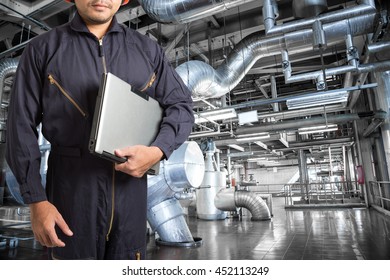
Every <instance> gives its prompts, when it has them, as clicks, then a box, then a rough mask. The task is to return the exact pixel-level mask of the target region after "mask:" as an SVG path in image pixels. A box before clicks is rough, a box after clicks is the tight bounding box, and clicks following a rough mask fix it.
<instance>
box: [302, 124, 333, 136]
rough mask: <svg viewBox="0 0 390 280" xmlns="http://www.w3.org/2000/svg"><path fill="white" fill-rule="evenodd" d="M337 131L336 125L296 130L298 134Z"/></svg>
mask: <svg viewBox="0 0 390 280" xmlns="http://www.w3.org/2000/svg"><path fill="white" fill-rule="evenodd" d="M337 129H338V127H337V124H328V125H319V126H312V127H303V128H298V134H310V133H321V132H329V131H335V130H337Z"/></svg>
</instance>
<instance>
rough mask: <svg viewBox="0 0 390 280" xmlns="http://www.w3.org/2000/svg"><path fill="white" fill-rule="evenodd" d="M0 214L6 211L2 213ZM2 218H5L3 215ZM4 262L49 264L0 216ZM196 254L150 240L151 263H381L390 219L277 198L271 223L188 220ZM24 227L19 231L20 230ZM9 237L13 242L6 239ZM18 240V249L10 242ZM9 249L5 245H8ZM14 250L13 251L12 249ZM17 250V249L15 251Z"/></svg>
mask: <svg viewBox="0 0 390 280" xmlns="http://www.w3.org/2000/svg"><path fill="white" fill-rule="evenodd" d="M0 209H1V207H0ZM0 213H1V212H0ZM0 220H1V221H0V241H2V240H4V239H7V240H6V242H2V243H0V259H46V258H47V255H46V251H45V249H44V248H42V247H41V246H40V245H39V244H37V243H36V242H34V241H33V239H32V238H31V237H32V234H31V231H30V230H29V229H28V228H26V225H23V224H22V223H23V222H22V221H21V222H20V225H19V226H14V227H9V226H6V225H9V222H7V220H6V219H4V218H2V217H1V216H0ZM188 224H189V227H190V230H191V232H192V234H193V236H194V237H200V238H202V242H203V243H202V245H201V246H200V247H197V248H183V247H167V246H159V245H156V242H155V238H154V236H149V238H148V248H147V258H148V259H171V260H172V259H180V260H186V259H194V260H208V259H210V260H211V259H213V260H225V259H228V260H242V259H250V260H254V259H256V260H260V259H264V260H318V259H331V260H339V259H340V260H354V259H367V260H380V259H382V260H383V259H385V260H389V259H390V217H388V216H385V215H383V214H381V213H379V212H377V211H375V210H373V209H372V210H371V209H369V210H368V209H364V208H361V209H357V208H343V209H315V210H314V209H300V210H298V209H295V210H286V209H284V199H283V198H273V217H272V219H271V220H270V221H259V222H252V221H250V213H249V212H246V211H244V214H243V216H242V218H241V219H239V218H232V217H229V218H227V219H225V220H220V221H204V220H199V219H196V218H195V217H188ZM18 227H19V229H18ZM4 236H8V237H7V238H4ZM12 236H13V237H15V236H18V237H19V239H18V244H17V246H14V245H15V244H10V240H11V239H9V237H12ZM4 243H6V244H4ZM10 245H11V246H10ZM12 247H14V248H12Z"/></svg>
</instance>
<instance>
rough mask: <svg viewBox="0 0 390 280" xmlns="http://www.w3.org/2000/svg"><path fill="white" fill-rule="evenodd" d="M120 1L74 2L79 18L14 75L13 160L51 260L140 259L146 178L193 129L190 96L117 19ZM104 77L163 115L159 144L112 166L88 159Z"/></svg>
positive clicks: (37, 45) (27, 54) (156, 51)
mask: <svg viewBox="0 0 390 280" xmlns="http://www.w3.org/2000/svg"><path fill="white" fill-rule="evenodd" d="M121 1H122V0H75V1H74V2H75V5H76V8H77V13H76V15H75V17H74V18H73V20H72V21H71V22H70V23H68V24H65V25H63V26H60V27H58V28H55V29H53V30H51V31H49V32H46V33H45V34H42V35H40V36H38V37H37V38H35V39H34V40H33V41H32V42H31V43H30V44H29V45H28V46H27V47H26V49H25V50H24V52H23V55H22V57H21V59H20V62H19V66H18V70H17V74H16V77H15V81H14V85H13V89H12V97H11V103H10V106H9V115H8V130H7V161H8V163H9V165H10V167H11V169H12V171H13V172H14V174H15V176H16V178H17V179H18V182H19V184H20V190H21V193H22V196H23V199H24V202H25V203H27V204H29V206H30V211H31V225H32V229H33V231H34V235H35V238H36V239H37V240H38V241H39V242H40V243H41V244H42V245H44V246H47V247H49V248H50V250H49V251H50V257H52V258H53V259H143V258H144V257H145V246H146V191H147V186H146V184H147V181H146V175H145V172H146V171H147V170H148V169H149V168H150V167H151V166H153V165H154V164H155V163H156V162H158V161H159V160H161V159H163V158H168V157H169V156H170V154H171V153H172V152H173V150H174V149H176V148H177V147H179V146H180V145H181V143H183V142H184V141H185V140H186V139H187V137H188V135H189V133H190V131H191V128H192V124H193V121H194V119H193V113H192V101H191V95H190V92H189V91H188V89H187V88H186V87H185V85H184V84H183V82H182V81H181V79H180V78H179V76H178V75H177V74H176V72H175V70H174V69H173V68H172V67H171V66H170V65H169V63H168V62H167V61H166V59H165V56H164V53H163V51H162V50H161V48H160V47H159V46H158V45H157V44H155V43H154V42H153V41H151V40H149V39H148V38H147V37H145V36H143V35H140V34H139V33H137V32H135V31H133V30H131V29H129V28H126V27H124V26H122V25H120V24H118V22H117V21H116V18H115V13H116V12H117V11H118V9H119V7H120V6H121V4H122V3H121ZM127 2H128V0H125V1H124V2H123V4H126V3H127ZM105 72H111V73H113V74H114V75H116V76H118V77H119V78H121V79H122V80H125V81H127V82H128V83H130V84H131V85H132V86H133V87H135V88H138V89H140V90H142V91H144V92H146V93H147V94H148V95H150V96H152V97H153V98H155V99H157V100H158V101H159V102H160V104H161V106H162V107H163V108H164V117H163V121H162V124H161V128H160V132H159V134H158V136H157V138H156V140H155V141H154V142H153V143H152V145H151V146H150V147H146V146H133V147H128V148H125V149H123V150H118V151H116V154H117V155H118V156H122V157H127V158H128V160H127V162H125V163H123V164H115V166H114V165H113V164H112V163H111V162H109V161H107V160H104V159H100V158H98V157H96V156H94V155H92V154H90V153H89V151H88V141H89V134H90V131H91V125H92V116H93V113H94V108H95V102H96V96H97V93H98V88H99V80H100V77H101V76H102V73H105ZM129 110H131V108H129ZM134 121H142V120H134ZM41 122H42V132H43V135H44V136H45V138H46V139H47V140H48V141H49V142H50V143H51V147H52V148H51V153H50V157H49V162H48V172H47V183H46V192H45V190H44V188H43V186H42V185H41V179H40V174H39V169H40V168H39V167H40V156H41V155H40V152H39V147H38V144H37V130H36V127H37V126H38V124H39V123H41Z"/></svg>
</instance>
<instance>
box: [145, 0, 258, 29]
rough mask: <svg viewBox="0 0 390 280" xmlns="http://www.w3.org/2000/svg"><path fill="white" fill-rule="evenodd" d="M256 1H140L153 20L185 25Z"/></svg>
mask: <svg viewBox="0 0 390 280" xmlns="http://www.w3.org/2000/svg"><path fill="white" fill-rule="evenodd" d="M253 1H255V0H219V1H216V0H202V1H198V0H180V1H169V0H158V1H156V0H138V2H139V3H140V4H141V5H142V8H143V9H144V10H145V12H146V13H147V14H148V16H149V17H151V18H152V19H154V20H156V21H158V22H162V23H178V24H183V23H187V22H191V21H194V20H198V19H202V18H205V17H208V16H212V15H214V14H217V13H220V12H223V11H225V10H228V9H231V8H234V7H236V6H239V5H242V4H246V3H249V2H253Z"/></svg>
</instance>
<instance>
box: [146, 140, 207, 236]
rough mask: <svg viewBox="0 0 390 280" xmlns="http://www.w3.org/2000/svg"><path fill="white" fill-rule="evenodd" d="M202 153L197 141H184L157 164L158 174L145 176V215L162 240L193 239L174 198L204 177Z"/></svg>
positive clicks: (199, 182) (195, 185)
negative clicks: (146, 186)
mask: <svg viewBox="0 0 390 280" xmlns="http://www.w3.org/2000/svg"><path fill="white" fill-rule="evenodd" d="M203 174H204V160H203V154H202V151H201V150H200V148H199V146H198V144H197V143H196V142H185V143H184V144H182V145H181V146H180V147H179V148H178V149H177V150H175V151H174V152H173V153H172V155H171V156H170V158H169V160H165V161H163V162H161V163H160V174H159V175H157V176H149V177H148V204H147V217H148V222H149V224H150V226H151V228H152V229H153V230H154V231H157V233H158V234H159V236H160V238H161V240H162V241H164V242H169V243H179V242H194V240H193V238H192V235H191V232H190V230H189V228H188V226H187V223H186V221H185V218H184V212H183V209H182V207H181V205H180V203H179V201H178V200H177V199H176V196H178V197H179V196H180V195H176V194H178V193H179V194H180V193H181V192H182V191H183V190H184V189H185V188H194V187H198V186H199V185H200V184H201V183H202V180H203Z"/></svg>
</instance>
